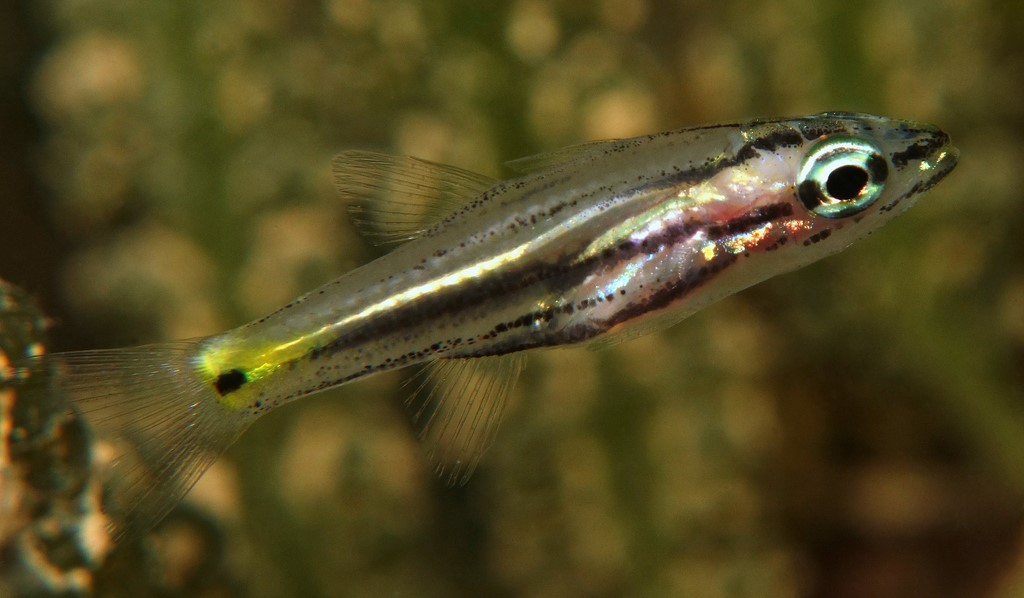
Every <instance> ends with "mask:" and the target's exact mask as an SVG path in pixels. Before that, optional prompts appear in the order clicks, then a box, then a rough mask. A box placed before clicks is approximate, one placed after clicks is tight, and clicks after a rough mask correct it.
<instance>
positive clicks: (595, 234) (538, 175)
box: [34, 112, 959, 535]
mask: <svg viewBox="0 0 1024 598" xmlns="http://www.w3.org/2000/svg"><path fill="white" fill-rule="evenodd" d="M958 155H959V154H958V150H957V149H956V148H955V147H954V146H953V145H952V144H951V142H950V138H949V135H948V134H946V133H945V132H943V131H941V130H940V129H938V128H936V127H934V126H932V125H928V124H923V123H919V122H914V121H910V120H899V119H891V118H886V117H881V116H874V115H869V114H859V113H847V112H826V113H821V114H815V115H811V116H804V117H796V118H783V119H758V120H751V121H747V122H737V123H730V124H716V125H710V126H701V127H694V128H683V129H678V130H673V131H668V132H663V133H657V134H651V135H645V136H641V137H635V138H630V139H613V140H605V141H596V142H590V143H585V144H582V145H577V146H573V147H569V148H565V149H560V150H556V151H553V152H549V153H546V154H541V155H538V156H532V157H528V158H523V159H519V160H515V161H512V162H510V163H508V166H509V168H510V169H511V170H512V171H513V172H515V176H513V177H512V178H509V179H507V180H495V179H492V178H490V177H487V176H483V175H480V174H476V173H473V172H470V171H467V170H464V169H461V168H457V167H453V166H446V165H442V164H437V163H433V162H430V161H427V160H422V159H418V158H412V157H399V156H390V155H385V154H380V153H374V152H366V151H346V152H344V153H341V154H340V155H338V156H337V157H336V158H335V159H334V161H333V163H332V169H333V175H334V179H335V183H336V186H337V189H338V192H339V195H340V197H341V199H342V200H343V201H344V202H345V204H346V205H348V206H349V209H350V211H351V213H352V219H353V222H354V224H355V225H356V226H357V228H358V229H359V230H360V232H361V233H363V234H364V235H365V236H366V237H367V238H368V239H370V240H372V241H374V242H376V243H378V244H381V245H382V247H387V246H389V245H390V251H388V252H387V253H385V254H384V255H382V256H381V257H379V258H378V259H376V260H374V261H372V262H370V263H368V264H365V265H363V266H361V267H359V268H356V269H354V270H352V271H350V272H348V273H346V274H343V275H342V276H340V277H339V278H337V279H335V280H332V281H330V282H328V283H326V284H324V285H323V286H321V287H319V288H316V289H314V290H312V291H310V292H308V293H306V294H304V295H302V296H301V297H298V298H296V299H295V300H293V301H291V302H290V303H288V304H287V305H284V306H283V307H281V308H279V309H278V310H276V311H274V312H273V313H270V314H268V315H266V316H263V317H261V318H259V319H257V320H255V321H252V322H249V323H247V324H244V325H242V326H239V327H237V328H234V329H232V330H229V331H227V332H223V333H221V334H215V335H212V336H208V337H205V338H198V339H192V340H183V341H175V342H164V343H158V344H150V345H144V346H139V347H131V348H120V349H107V350H91V351H76V352H68V353H54V354H48V355H43V356H40V357H39V358H37V359H36V360H35V362H34V365H35V366H36V367H39V368H43V369H44V371H46V372H48V375H49V376H50V378H51V379H52V383H51V392H54V393H60V394H61V395H62V396H63V397H66V400H67V402H68V405H69V408H70V409H72V410H73V411H74V412H75V413H76V414H78V415H79V416H80V417H82V418H84V420H85V421H86V422H87V424H88V426H89V428H90V429H91V430H92V433H93V434H94V435H95V436H96V438H97V442H98V444H97V446H98V447H99V448H97V450H96V451H95V453H96V454H95V458H96V460H97V463H98V465H97V466H98V467H99V466H100V465H102V467H103V469H104V472H105V473H104V484H105V488H106V492H105V495H104V511H105V512H108V513H110V514H111V515H110V522H109V527H110V528H111V529H112V530H114V531H116V532H117V533H118V534H119V535H120V534H124V533H129V532H131V531H133V530H135V531H138V530H145V529H148V528H150V527H152V526H153V525H155V524H156V523H157V522H159V521H160V519H161V518H162V517H164V516H165V515H166V514H167V512H168V511H169V510H170V509H171V508H173V507H174V506H175V504H177V503H178V502H179V501H180V500H181V498H182V497H183V496H184V495H185V494H186V493H187V492H188V491H189V490H190V489H191V487H192V486H193V485H194V484H195V483H196V481H197V480H198V479H199V477H200V476H201V475H202V474H203V473H204V472H205V471H206V470H207V468H208V467H210V465H211V464H212V463H213V461H214V460H215V459H216V458H217V457H218V455H220V454H221V453H222V452H223V451H224V450H225V449H226V448H227V447H228V446H229V445H231V444H232V442H234V441H235V440H236V439H237V438H238V437H239V435H240V434H242V433H243V432H244V431H245V429H246V428H247V427H248V426H249V425H251V424H252V423H253V422H254V421H255V420H256V419H257V418H259V417H261V416H262V415H264V414H266V413H268V412H270V411H273V410H275V409H277V408H278V407H281V406H283V405H285V404H287V403H290V402H292V401H295V400H297V399H300V398H302V397H305V396H308V395H311V394H313V393H316V392H319V391H322V390H325V389H328V388H333V387H337V386H340V385H343V384H348V383H350V382H355V381H358V380H361V379H363V378H366V377H369V376H372V375H374V374H378V373H380V372H386V371H391V370H397V369H400V368H409V367H413V366H417V367H418V369H419V370H420V383H419V385H418V387H417V388H416V389H415V391H414V392H412V397H411V398H410V399H409V401H408V402H407V406H408V411H409V414H410V417H411V418H412V421H413V423H414V427H415V430H416V433H417V435H418V436H419V438H420V439H421V440H422V441H423V443H424V445H425V447H426V452H427V455H428V457H429V458H430V460H431V461H432V462H433V464H434V467H435V469H436V472H437V474H438V475H439V476H440V477H441V479H442V480H444V482H446V483H447V484H450V485H459V484H464V483H465V482H466V481H467V480H468V479H469V477H470V475H471V474H472V473H473V471H474V469H475V468H476V467H477V465H478V464H479V462H480V459H481V457H482V455H483V454H484V453H485V451H486V450H487V448H488V447H489V446H490V445H491V444H492V442H493V441H494V438H495V435H496V433H497V430H498V427H499V423H500V421H501V418H502V414H503V413H504V411H505V406H506V403H507V398H508V396H509V393H510V392H511V391H512V389H513V387H514V385H515V382H516V380H517V379H518V378H519V377H520V374H521V372H522V370H523V368H524V364H525V358H526V355H527V354H528V353H529V352H530V351H536V350H541V349H548V348H554V347H572V346H586V347H588V348H601V347H606V346H609V345H612V344H615V343H618V342H622V341H624V340H628V339H630V338H633V337H636V336H640V335H642V334H647V333H650V332H653V331H656V330H660V329H663V328H665V327H668V326H671V325H673V324H675V323H677V322H679V321H680V320H682V319H684V318H686V317H687V316H689V315H691V314H693V313H695V312H697V311H698V310H700V309H702V308H704V307H706V306H708V305H709V304H711V303H713V302H715V301H717V300H719V299H721V298H723V297H725V296H727V295H731V294H733V293H736V292H738V291H740V290H742V289H744V288H746V287H749V286H751V285H753V284H755V283H757V282H760V281H763V280H765V279H768V278H771V277H774V276H777V275H779V274H783V273H785V272H789V271H792V270H795V269H797V268H800V267H803V266H805V265H807V264H810V263H812V262H815V261H817V260H819V259H821V258H823V257H825V256H828V255H831V254H833V253H836V252H838V251H840V250H842V249H844V248H846V247H848V246H849V245H850V244H852V243H853V242H854V241H856V240H858V239H860V238H862V237H864V236H866V235H868V234H870V233H872V232H873V231H875V230H877V229H878V228H879V227H881V226H882V225H884V224H885V223H887V222H889V221H890V220H892V219H893V218H894V217H896V216H897V215H899V214H900V213H902V212H903V211H905V210H906V209H907V208H909V207H910V206H911V205H913V204H914V203H915V202H916V201H917V199H918V198H919V197H920V196H921V194H922V193H924V192H925V191H927V190H929V189H931V188H932V187H933V186H935V185H936V184H937V183H938V182H939V181H940V180H942V179H943V178H944V177H945V176H946V175H947V174H949V173H950V171H952V170H953V168H954V167H955V165H956V163H957V159H958Z"/></svg>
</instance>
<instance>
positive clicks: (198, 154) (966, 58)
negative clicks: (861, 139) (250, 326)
mask: <svg viewBox="0 0 1024 598" xmlns="http://www.w3.org/2000/svg"><path fill="white" fill-rule="evenodd" d="M1022 39H1024V4H1021V3H1019V2H1012V1H1010V0H1003V1H1000V0H976V1H968V0H928V1H918V0H913V1H908V2H899V3H893V2H882V1H870V2H842V1H839V0H830V1H822V2H803V1H796V0H783V1H779V2H772V3H761V2H750V1H742V0H736V1H722V2H716V3H704V2H691V1H687V0H595V1H591V2H585V1H582V0H514V1H507V2H471V1H468V0H429V1H428V0H380V1H376V0H222V1H218V2H202V1H199V0H183V1H175V2H146V1H143V0H134V1H127V2H126V1H124V0H45V1H39V0H23V1H20V2H18V1H13V0H12V1H9V2H5V3H3V4H2V5H0V138H2V143H0V179H2V181H3V183H2V186H0V277H2V278H4V279H6V280H8V281H11V282H14V283H16V284H18V285H19V286H21V287H23V288H25V289H27V290H28V292H29V293H31V294H32V295H33V296H34V297H35V298H36V299H37V301H38V302H39V303H40V304H41V305H42V307H43V309H44V310H45V311H46V312H47V313H48V314H49V315H50V316H51V318H52V328H51V331H50V344H51V347H52V348H53V349H84V348H97V347H111V346H119V345H127V344H133V343H142V342H151V341H158V340H163V339H170V338H181V337H190V336H196V335H204V334H210V333H214V332H218V331H220V330H223V329H226V328H228V327H231V326H234V325H237V324H240V323H243V322H245V321H248V320H249V319H251V318H254V317H258V316H260V315H262V314H264V313H266V312H267V311H269V310H271V309H273V308H274V307H276V306H278V305H279V304H282V303H284V302H286V301H287V300H289V299H290V298H292V297H294V296H296V295H298V294H300V293H302V292H303V291H306V290H309V289H310V288H313V287H314V286H316V285H317V284H319V283H321V282H324V281H327V280H329V279H331V278H333V277H335V276H337V275H339V274H341V273H342V272H344V271H346V270H348V269H350V268H352V267H354V266H356V265H358V264H361V263H364V262H366V261H368V260H369V259H372V257H374V256H375V255H376V253H375V252H377V251H379V249H375V248H373V247H371V246H370V245H368V244H367V243H365V242H364V241H363V240H362V239H360V238H359V237H358V236H357V235H356V234H355V232H354V230H353V229H352V228H351V226H350V225H349V224H348V222H347V219H346V215H345V210H344V207H343V206H341V205H340V204H339V201H338V200H337V198H336V197H335V194H334V190H333V188H332V182H331V177H330V159H331V157H332V155H333V154H335V153H337V152H339V151H341V150H344V149H351V148H361V149H374V150H381V151H387V152H392V153H399V154H408V155H415V156H419V157H423V158H427V159H430V160H435V161H439V162H445V163H451V164H455V165H458V166H461V167H463V168H468V169H471V170H476V171H480V172H483V173H486V174H490V175H494V176H507V175H508V174H509V173H508V171H507V170H506V169H505V168H504V167H503V163H504V162H505V161H507V160H510V159H513V158H516V157H520V156H523V155H528V154H531V153H535V152H539V151H543V150H547V149H553V148H557V147H559V146H563V145H567V144H571V143H576V142H580V141H584V140H590V139H597V138H606V137H618V136H629V135H634V134H640V133H646V132H653V131H658V130H664V129H670V128H676V127H679V126H684V125H691V124H700V123H705V122H715V121H724V120H734V119H745V118H749V117H753V116H766V115H795V114H804V113H811V112H818V111H822V110H855V111H866V112H876V113H881V114H888V115H893V116H901V117H908V118H915V119H919V120H924V121H928V122H933V123H936V124H939V125H940V126H942V127H943V128H945V129H946V130H948V131H949V132H950V133H951V134H952V135H953V137H954V139H955V141H956V142H957V144H958V145H959V147H960V148H961V152H962V158H961V164H960V166H959V167H958V169H957V170H956V171H955V172H954V173H953V175H952V176H951V177H949V178H948V179H947V180H946V181H945V182H943V183H942V185H940V186H939V187H937V188H936V189H935V190H934V191H933V192H931V193H930V194H929V195H928V196H927V197H926V198H925V199H924V200H923V201H922V202H921V203H920V204H919V205H918V206H917V207H915V208H914V209H913V210H912V211H910V212H909V213H908V214H907V215H906V216H904V217H903V218H901V219H900V220H898V221H896V222H895V223H893V224H891V225H890V226H888V227H887V228H886V229H884V230H882V231H879V232H878V233H877V234H875V235H873V236H872V237H871V238H869V239H867V240H866V241H864V242H862V243H860V244H859V245H857V246H855V247H854V248H851V249H850V250H848V251H847V252H845V253H843V254H841V255H839V256H836V257H833V258H830V259H828V260H825V261H824V262H821V263H819V264H817V265H814V266H812V267H809V268H807V269H805V270H803V271H801V272H798V273H794V274H791V275H788V276H784V277H780V278H778V279H776V280H772V281H769V282H767V283H765V284H762V285H760V286H758V287H756V288H754V289H751V290H749V291H747V292H744V293H742V294H740V295H738V296H734V297H731V298H729V299H727V300H725V301H723V302H722V303H720V304H718V305H716V306H714V307H713V308H711V309H708V310H706V311H705V312H703V313H701V314H698V315H697V316H695V317H693V318H691V319H690V320H688V321H686V322H684V323H683V324H682V325H679V326H677V327H675V328H674V329H672V330H669V331H667V332H665V333H663V334H658V335H654V336H650V337H645V338H642V339H639V340H637V341H634V342H631V343H627V344H623V345H620V346H617V347H614V348H612V349H609V350H607V351H604V352H589V351H580V350H571V351H569V350H564V351H563V350H560V351H549V352H544V353H540V354H537V355H533V356H531V360H530V362H529V364H528V367H527V371H526V373H525V376H524V378H523V380H521V382H520V384H519V386H518V387H517V391H516V393H515V396H514V397H513V406H512V409H511V411H510V413H509V415H508V417H507V418H506V420H505V423H504V428H503V431H502V433H501V434H500V436H499V438H498V441H497V443H496V445H495V446H494V447H493V449H492V450H491V451H490V453H489V455H488V456H487V458H486V459H485V460H484V463H483V465H482V467H481V469H480V470H479V471H478V473H477V474H476V475H475V477H474V479H473V480H472V481H471V482H470V484H468V485H467V486H465V487H463V488H458V489H449V488H445V487H444V486H443V485H442V484H440V483H439V482H438V481H437V480H435V479H434V478H433V476H432V474H431V472H430V468H429V466H428V465H427V464H426V463H425V460H424V459H423V456H422V455H421V452H420V450H419V448H418V447H417V446H416V443H415V441H414V439H413V437H412V435H411V433H410V425H409V424H408V423H407V420H406V417H405V415H404V414H403V412H402V408H401V400H402V399H403V398H404V396H405V394H406V393H407V392H408V389H407V388H403V387H402V386H401V382H402V378H401V376H397V375H396V376H384V377H380V378H377V379H373V380H368V381H366V382H364V383H360V384H356V385H352V386H351V387H346V388H343V389H339V390H337V391H333V392H329V393H325V394H323V395H320V396H317V397H312V398H309V399H306V400H303V401H300V402H299V403H297V404H295V405H292V406H289V407H288V408H285V409H282V410H280V411H279V412H275V413H273V414H271V415H269V416H267V417H265V418H264V419H263V420H261V421H260V422H258V423H257V424H256V425H255V426H254V427H253V428H252V429H251V430H250V431H248V432H247V433H246V434H245V435H244V436H243V438H242V439H241V441H240V442H239V443H238V444H237V445H236V446H234V447H233V448H232V449H231V450H230V451H229V452H228V454H227V455H225V457H224V458H222V459H221V460H220V461H219V462H218V463H217V464H216V465H215V466H214V468H213V469H212V470H211V471H210V472H209V473H208V475H207V476H205V477H204V478H203V480H202V481H201V482H200V484H199V485H198V486H197V487H196V489H195V491H194V492H193V493H192V494H191V495H190V497H189V498H188V500H187V501H186V503H185V505H183V508H182V509H180V510H179V511H177V512H175V513H174V514H173V515H172V516H171V517H170V518H169V519H168V521H167V523H166V524H165V525H163V526H161V527H160V528H158V529H157V530H155V531H154V532H153V534H151V535H150V536H149V537H148V538H146V539H145V543H144V544H143V545H142V546H143V548H141V549H140V548H139V547H138V545H136V546H134V547H133V548H130V549H129V548H122V549H121V550H120V551H118V552H117V553H115V554H113V555H112V556H111V557H110V559H109V560H108V562H107V563H106V564H105V565H104V568H102V569H101V570H100V571H98V572H97V573H96V574H95V575H94V577H93V578H92V580H91V581H90V582H89V583H91V584H92V587H93V588H94V589H95V590H96V591H97V592H98V593H100V594H104V595H138V594H142V593H158V594H160V595H207V596H231V595H245V596H257V597H271V596H300V595H301V596H385V595H386V596H413V597H418V596H538V597H544V596H573V595H579V596H699V597H703V596H780V597H786V596H793V597H797V596H801V597H802V596H811V597H833V596H837V597H845V596H850V597H853V596H857V597H861V596H878V597H889V596H892V597H897V596H909V595H913V596H943V597H946V596H950V597H952V596H998V597H1006V598H1012V597H1016V596H1024V535H1022V532H1024V408H1022V402H1024V370H1022V365H1024V260H1022V257H1024V168H1022V166H1021V165H1022V163H1024V143H1022V141H1021V139H1022V138H1024V49H1022V46H1021V40H1022ZM139 550H145V551H148V552H146V553H145V554H144V555H143V556H140V554H141V553H139V552H138V551H139ZM130 551H135V552H130ZM129 552H130V553H129ZM126 553H129V554H126ZM139 563H142V564H141V565H139ZM140 580H142V581H140Z"/></svg>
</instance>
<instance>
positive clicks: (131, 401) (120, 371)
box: [44, 341, 251, 539]
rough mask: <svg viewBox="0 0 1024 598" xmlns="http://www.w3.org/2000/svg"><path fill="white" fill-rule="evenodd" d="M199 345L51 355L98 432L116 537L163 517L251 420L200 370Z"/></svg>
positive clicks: (73, 401)
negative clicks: (219, 397)
mask: <svg viewBox="0 0 1024 598" xmlns="http://www.w3.org/2000/svg"><path fill="white" fill-rule="evenodd" d="M198 350H199V343H198V342H197V341H181V342H173V343H164V344H156V345H146V346H141V347H132V348H126V349H110V350H100V351H81V352H74V353H56V354H52V355H48V356H46V357H45V358H44V362H45V363H46V364H47V365H48V366H49V368H50V370H51V374H52V376H53V383H54V385H53V386H52V387H51V388H53V389H54V390H55V391H56V392H59V393H61V394H62V395H63V396H64V397H66V398H67V400H68V401H69V403H70V405H71V407H72V409H73V410H74V411H76V412H77V413H78V414H80V415H81V416H82V417H83V418H84V419H85V421H86V423H87V424H88V425H89V427H90V428H91V430H92V432H93V433H94V436H95V441H94V443H93V462H94V467H99V468H100V475H101V476H102V478H101V479H103V482H104V498H103V501H104V503H103V511H104V513H105V514H107V516H108V518H109V521H110V525H109V527H110V531H111V533H112V535H113V536H114V537H115V539H116V538H119V537H121V536H122V535H124V534H125V533H136V532H142V531H145V530H147V529H149V528H150V527H152V526H153V525H155V524H156V523H158V522H159V521H160V519H162V518H163V517H164V516H165V515H166V514H167V513H168V512H169V511H170V510H171V509H172V508H173V507H174V505H175V504H177V503H178V501H179V500H181V498H182V497H183V496H184V495H185V493H186V492H188V491H189V490H190V489H191V488H192V486H193V485H194V484H195V483H196V481H197V480H198V479H199V477H200V476H201V475H202V474H203V472H205V471H206V469H207V468H209V466H210V465H211V464H212V463H213V461H214V460H215V459H216V458H217V456H218V455H220V454H221V453H222V452H223V451H224V449H226V448H227V447H228V446H229V445H230V444H231V443H232V442H234V440H235V439H236V438H238V435H239V434H241V433H242V431H243V430H244V429H245V428H246V426H247V425H248V424H249V422H250V421H251V418H249V417H246V416H245V415H243V414H241V413H238V412H234V411H231V410H229V409H227V408H225V407H224V406H222V405H221V404H220V403H219V402H218V401H217V395H216V393H215V392H214V389H213V387H212V386H211V385H209V384H207V383H204V382H203V381H202V380H201V379H200V377H199V376H198V375H197V374H196V366H195V365H194V361H195V357H196V356H197V354H198Z"/></svg>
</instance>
